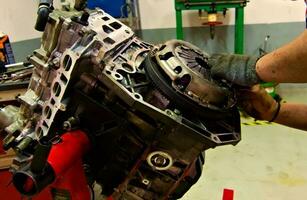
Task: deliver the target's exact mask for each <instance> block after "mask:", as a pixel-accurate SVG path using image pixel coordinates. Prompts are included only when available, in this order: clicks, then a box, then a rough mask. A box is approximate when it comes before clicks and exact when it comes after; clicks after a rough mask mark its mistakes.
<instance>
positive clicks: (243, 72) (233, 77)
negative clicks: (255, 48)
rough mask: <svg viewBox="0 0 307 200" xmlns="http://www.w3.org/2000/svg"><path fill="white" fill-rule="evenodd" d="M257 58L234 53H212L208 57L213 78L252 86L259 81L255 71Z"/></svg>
mask: <svg viewBox="0 0 307 200" xmlns="http://www.w3.org/2000/svg"><path fill="white" fill-rule="evenodd" d="M257 60H258V58H257V57H252V56H245V55H235V54H213V55H212V56H210V57H209V60H208V62H209V65H210V66H211V74H212V76H213V77H214V78H222V79H226V80H228V81H230V82H232V83H234V84H237V85H241V86H253V85H255V84H258V83H260V82H261V80H260V78H259V77H258V75H257V73H256V69H255V66H256V62H257Z"/></svg>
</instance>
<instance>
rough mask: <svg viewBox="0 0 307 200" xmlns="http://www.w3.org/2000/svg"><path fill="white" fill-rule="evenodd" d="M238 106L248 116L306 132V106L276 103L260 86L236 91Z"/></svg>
mask: <svg viewBox="0 0 307 200" xmlns="http://www.w3.org/2000/svg"><path fill="white" fill-rule="evenodd" d="M237 95H238V101H239V102H238V105H239V106H240V107H241V108H242V109H243V110H244V111H245V112H246V113H247V114H249V115H250V116H252V117H254V118H255V119H259V120H266V121H272V120H273V121H274V122H276V123H279V124H282V125H285V126H289V127H292V128H297V129H301V130H306V131H307V105H304V104H295V103H282V104H281V105H280V109H279V110H278V103H277V102H276V101H275V100H274V99H273V98H272V97H271V96H270V95H269V94H268V93H267V92H266V91H265V89H263V88H262V87H261V86H260V85H255V86H253V87H252V88H250V89H241V90H239V91H238V94H237Z"/></svg>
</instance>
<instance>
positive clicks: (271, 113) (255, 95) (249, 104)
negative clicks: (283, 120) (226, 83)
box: [237, 85, 279, 121]
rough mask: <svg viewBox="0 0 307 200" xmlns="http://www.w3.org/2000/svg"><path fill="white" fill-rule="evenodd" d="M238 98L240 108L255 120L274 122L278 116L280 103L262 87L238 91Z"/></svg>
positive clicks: (257, 86)
mask: <svg viewBox="0 0 307 200" xmlns="http://www.w3.org/2000/svg"><path fill="white" fill-rule="evenodd" d="M237 97H238V106H239V107H240V108H242V109H243V110H244V111H245V112H246V113H247V114H248V115H250V116H252V117H254V118H255V119H258V120H267V121H273V119H274V118H275V117H276V114H278V113H277V112H278V109H279V108H278V107H279V105H278V103H277V102H276V101H275V100H274V99H273V98H272V97H271V96H270V95H269V94H268V93H267V92H266V91H265V89H264V88H262V87H261V86H260V85H255V86H253V87H252V88H250V89H239V90H237Z"/></svg>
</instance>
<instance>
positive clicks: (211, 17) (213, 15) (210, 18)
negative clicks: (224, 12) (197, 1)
mask: <svg viewBox="0 0 307 200" xmlns="http://www.w3.org/2000/svg"><path fill="white" fill-rule="evenodd" d="M217 18H218V16H217V13H209V14H208V22H209V23H210V22H216V21H217Z"/></svg>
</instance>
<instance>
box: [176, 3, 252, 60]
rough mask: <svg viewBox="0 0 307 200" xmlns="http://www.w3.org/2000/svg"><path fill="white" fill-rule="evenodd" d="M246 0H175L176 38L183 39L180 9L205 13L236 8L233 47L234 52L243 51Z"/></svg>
mask: <svg viewBox="0 0 307 200" xmlns="http://www.w3.org/2000/svg"><path fill="white" fill-rule="evenodd" d="M247 2H249V1H248V0H175V9H176V32H177V39H181V40H182V39H183V38H184V35H183V26H182V11H184V10H198V11H202V10H204V11H206V12H207V13H209V14H210V13H217V12H223V13H226V10H227V9H230V8H234V9H236V19H235V45H234V46H235V49H234V53H237V54H243V52H244V7H245V6H246V4H247Z"/></svg>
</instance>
